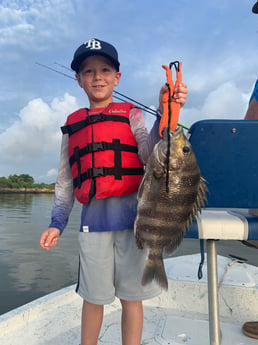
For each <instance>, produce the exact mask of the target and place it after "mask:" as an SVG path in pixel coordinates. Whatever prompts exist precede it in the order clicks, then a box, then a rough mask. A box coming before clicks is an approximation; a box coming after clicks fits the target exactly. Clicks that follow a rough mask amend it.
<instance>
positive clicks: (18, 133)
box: [0, 93, 78, 177]
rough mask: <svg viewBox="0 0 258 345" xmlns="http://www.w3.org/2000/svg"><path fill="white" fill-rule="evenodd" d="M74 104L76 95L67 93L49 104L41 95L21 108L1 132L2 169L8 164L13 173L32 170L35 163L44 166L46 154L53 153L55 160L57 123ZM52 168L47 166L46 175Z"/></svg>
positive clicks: (59, 137)
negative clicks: (7, 126)
mask: <svg viewBox="0 0 258 345" xmlns="http://www.w3.org/2000/svg"><path fill="white" fill-rule="evenodd" d="M77 108H78V104H77V101H76V99H75V97H73V96H71V95H69V94H68V93H65V95H64V96H63V98H62V99H60V98H54V99H53V100H52V101H51V102H50V103H49V104H48V103H47V102H45V101H43V100H42V99H41V98H37V99H33V100H31V101H30V102H29V103H28V104H27V105H26V106H25V107H24V108H23V109H22V110H21V111H20V113H19V119H18V120H17V121H15V122H14V123H13V125H12V126H10V127H9V128H7V129H6V130H5V131H4V132H2V133H1V134H0V148H1V149H0V152H1V169H2V170H3V169H4V167H5V166H10V167H12V169H13V171H12V173H17V172H18V171H21V169H23V171H24V172H26V173H29V172H30V171H33V172H34V171H35V168H36V167H37V165H41V166H42V167H44V165H43V164H42V162H44V161H45V160H46V159H47V158H49V159H51V157H53V156H55V158H56V160H57V161H58V157H59V150H60V142H61V131H60V126H61V125H63V124H64V123H65V120H66V117H67V115H68V114H69V113H71V112H73V111H74V110H76V109H77ZM56 163H58V162H56ZM15 169H17V170H18V171H16V170H15ZM14 170H15V171H14ZM54 171H55V170H52V169H49V167H48V166H47V167H46V174H47V175H48V177H51V176H53V172H54Z"/></svg>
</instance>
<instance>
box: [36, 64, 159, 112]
mask: <svg viewBox="0 0 258 345" xmlns="http://www.w3.org/2000/svg"><path fill="white" fill-rule="evenodd" d="M55 64H56V65H58V66H61V67H63V68H65V69H67V70H69V71H70V69H69V68H68V67H66V66H64V65H61V64H59V63H57V62H55ZM36 65H39V66H41V67H44V68H47V69H49V70H50V71H53V72H55V73H58V74H61V75H63V76H65V77H67V78H70V79H73V80H76V78H74V77H72V76H70V75H69V74H67V73H64V72H61V71H59V70H57V69H55V68H53V67H50V66H47V65H44V64H42V63H40V62H36ZM113 92H114V93H115V94H117V95H119V96H122V97H124V98H125V99H127V100H130V101H132V102H133V103H136V104H138V105H140V106H141V107H142V108H141V109H142V110H144V111H146V112H148V113H150V114H152V115H155V116H157V111H156V110H154V109H152V108H149V107H147V106H146V105H144V104H142V103H140V102H138V101H136V100H135V99H133V98H130V97H128V96H126V95H124V94H122V93H121V92H118V91H115V90H113ZM114 97H115V98H117V99H119V100H120V101H124V99H122V98H119V97H118V96H115V95H114Z"/></svg>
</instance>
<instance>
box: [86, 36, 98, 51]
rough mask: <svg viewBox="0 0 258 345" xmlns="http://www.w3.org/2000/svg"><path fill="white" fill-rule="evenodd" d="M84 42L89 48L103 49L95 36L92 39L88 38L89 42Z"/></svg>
mask: <svg viewBox="0 0 258 345" xmlns="http://www.w3.org/2000/svg"><path fill="white" fill-rule="evenodd" d="M84 44H85V46H86V48H89V49H101V44H100V42H99V41H97V40H95V39H94V38H92V39H91V40H88V42H85V43H84Z"/></svg>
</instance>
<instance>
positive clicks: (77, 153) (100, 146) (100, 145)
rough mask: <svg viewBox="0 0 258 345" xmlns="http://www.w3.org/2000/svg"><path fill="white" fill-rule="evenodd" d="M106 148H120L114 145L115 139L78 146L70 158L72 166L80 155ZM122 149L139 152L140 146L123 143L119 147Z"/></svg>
mask: <svg viewBox="0 0 258 345" xmlns="http://www.w3.org/2000/svg"><path fill="white" fill-rule="evenodd" d="M104 150H115V151H116V150H118V148H117V147H116V146H115V145H114V140H113V142H112V143H108V142H105V141H101V142H99V143H88V144H87V145H86V146H85V147H82V148H81V149H79V147H78V146H77V147H76V150H75V152H74V154H73V155H72V156H71V157H70V158H69V163H70V165H71V166H72V165H73V164H74V162H76V161H77V160H78V159H79V158H80V157H83V156H85V155H86V154H87V153H92V152H97V151H104ZM119 150H120V151H126V152H133V153H137V152H138V148H137V147H136V146H134V145H129V144H121V143H120V147H119Z"/></svg>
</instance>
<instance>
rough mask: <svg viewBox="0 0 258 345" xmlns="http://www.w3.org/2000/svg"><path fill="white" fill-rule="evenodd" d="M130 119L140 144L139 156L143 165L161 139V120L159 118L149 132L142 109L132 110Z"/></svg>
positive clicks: (138, 144) (133, 131)
mask: <svg viewBox="0 0 258 345" xmlns="http://www.w3.org/2000/svg"><path fill="white" fill-rule="evenodd" d="M129 120H130V125H131V130H132V133H133V135H134V137H135V139H136V142H137V146H138V156H139V158H140V161H141V162H142V164H143V165H145V164H146V163H147V160H148V158H149V155H150V154H151V152H152V150H153V147H154V145H155V144H156V143H157V142H158V141H159V139H160V137H159V121H160V119H159V118H157V119H156V121H155V122H154V125H153V127H152V129H151V131H150V133H148V130H147V128H146V123H145V119H144V117H143V114H142V111H141V110H140V109H139V108H133V109H131V110H130V114H129Z"/></svg>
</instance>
